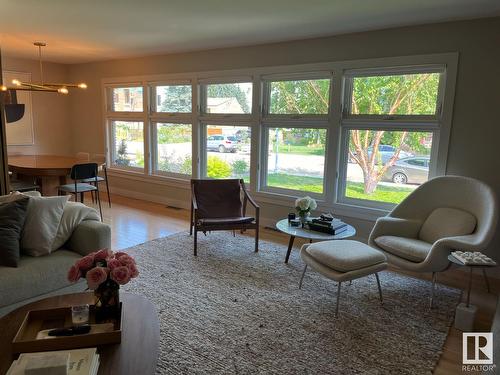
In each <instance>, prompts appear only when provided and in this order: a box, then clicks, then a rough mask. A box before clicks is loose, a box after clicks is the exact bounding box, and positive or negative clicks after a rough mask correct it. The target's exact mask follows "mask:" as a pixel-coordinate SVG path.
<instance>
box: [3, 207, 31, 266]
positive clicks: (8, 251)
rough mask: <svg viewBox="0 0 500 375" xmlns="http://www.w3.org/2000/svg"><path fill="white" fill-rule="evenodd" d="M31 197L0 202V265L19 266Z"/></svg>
mask: <svg viewBox="0 0 500 375" xmlns="http://www.w3.org/2000/svg"><path fill="white" fill-rule="evenodd" d="M28 201H29V198H27V197H24V198H22V199H17V200H14V201H12V202H6V203H1V204H0V239H1V241H0V265H2V266H7V267H17V263H18V262H19V257H20V245H19V241H20V239H21V232H22V229H23V226H24V222H25V220H26V213H27V208H28Z"/></svg>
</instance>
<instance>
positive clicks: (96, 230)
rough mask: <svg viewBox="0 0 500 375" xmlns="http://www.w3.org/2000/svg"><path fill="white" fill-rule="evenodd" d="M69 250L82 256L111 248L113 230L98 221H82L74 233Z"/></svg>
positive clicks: (69, 242)
mask: <svg viewBox="0 0 500 375" xmlns="http://www.w3.org/2000/svg"><path fill="white" fill-rule="evenodd" d="M68 248H69V250H72V251H74V252H76V253H78V254H80V255H83V256H85V255H87V254H89V253H91V252H93V251H96V250H100V249H109V248H111V228H110V226H109V225H107V224H104V223H101V222H100V221H96V220H86V221H82V222H81V223H80V224H79V225H78V226H77V227H76V228H75V230H74V231H73V233H72V235H71V237H70V239H69V241H68Z"/></svg>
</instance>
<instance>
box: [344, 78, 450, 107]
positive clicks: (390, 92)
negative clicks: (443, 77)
mask: <svg viewBox="0 0 500 375" xmlns="http://www.w3.org/2000/svg"><path fill="white" fill-rule="evenodd" d="M439 78H440V73H431V72H429V73H413V74H398V75H378V76H368V77H354V78H353V79H352V96H351V113H352V114H355V115H435V114H436V110H437V103H438V100H437V99H438V88H439Z"/></svg>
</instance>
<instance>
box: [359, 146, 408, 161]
mask: <svg viewBox="0 0 500 375" xmlns="http://www.w3.org/2000/svg"><path fill="white" fill-rule="evenodd" d="M372 152H373V147H368V157H371V156H372ZM395 153H396V148H395V147H394V146H390V145H379V146H378V155H377V158H378V160H377V161H376V162H381V163H382V164H386V163H387V162H388V161H389V160H391V158H392V157H393V156H394V154H395ZM410 156H413V155H412V154H410V153H409V152H406V151H400V152H399V157H398V159H399V160H400V159H404V158H408V157H410Z"/></svg>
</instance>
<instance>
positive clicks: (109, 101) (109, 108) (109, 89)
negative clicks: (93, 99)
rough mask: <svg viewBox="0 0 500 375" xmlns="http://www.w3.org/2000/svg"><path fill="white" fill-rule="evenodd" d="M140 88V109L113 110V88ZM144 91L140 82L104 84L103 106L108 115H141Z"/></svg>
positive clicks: (143, 106)
mask: <svg viewBox="0 0 500 375" xmlns="http://www.w3.org/2000/svg"><path fill="white" fill-rule="evenodd" d="M139 87H140V88H142V111H115V110H114V109H113V106H114V93H113V90H114V89H131V88H139ZM146 96H147V95H146V92H145V87H144V86H143V84H142V83H141V82H123V83H117V84H110V85H106V86H105V108H106V113H107V114H108V115H115V116H119V117H126V116H131V117H137V116H138V115H142V114H143V113H144V111H145V104H146Z"/></svg>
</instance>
